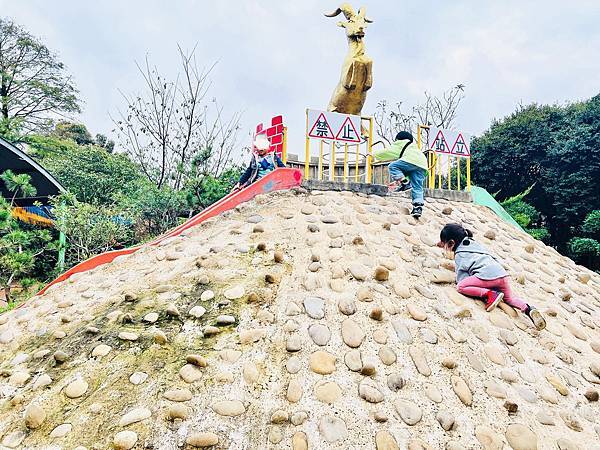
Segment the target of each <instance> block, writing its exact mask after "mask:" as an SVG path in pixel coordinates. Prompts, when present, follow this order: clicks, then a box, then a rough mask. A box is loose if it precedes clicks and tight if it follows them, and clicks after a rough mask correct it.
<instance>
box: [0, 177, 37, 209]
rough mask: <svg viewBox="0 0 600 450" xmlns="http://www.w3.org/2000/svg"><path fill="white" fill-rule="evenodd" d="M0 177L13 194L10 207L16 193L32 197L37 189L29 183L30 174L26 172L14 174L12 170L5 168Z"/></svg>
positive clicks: (12, 204)
mask: <svg viewBox="0 0 600 450" xmlns="http://www.w3.org/2000/svg"><path fill="white" fill-rule="evenodd" d="M0 179H2V181H3V182H4V185H5V186H6V189H8V190H9V191H10V192H12V194H13V196H12V198H11V200H10V206H11V208H12V207H13V206H14V203H15V199H16V198H17V195H19V194H20V195H21V197H33V196H34V195H35V194H36V193H37V190H36V188H35V187H33V186H32V185H31V176H29V175H27V174H26V173H21V174H18V175H17V174H16V173H14V172H13V171H12V170H6V171H4V172H3V173H2V175H0Z"/></svg>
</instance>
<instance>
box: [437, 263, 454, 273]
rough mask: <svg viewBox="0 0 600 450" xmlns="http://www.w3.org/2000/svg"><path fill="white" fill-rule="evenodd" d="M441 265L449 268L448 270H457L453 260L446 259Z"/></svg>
mask: <svg viewBox="0 0 600 450" xmlns="http://www.w3.org/2000/svg"><path fill="white" fill-rule="evenodd" d="M440 266H441V267H443V268H444V269H448V270H452V271H454V270H455V268H456V267H455V266H454V263H453V262H452V261H444V262H443V263H441V264H440Z"/></svg>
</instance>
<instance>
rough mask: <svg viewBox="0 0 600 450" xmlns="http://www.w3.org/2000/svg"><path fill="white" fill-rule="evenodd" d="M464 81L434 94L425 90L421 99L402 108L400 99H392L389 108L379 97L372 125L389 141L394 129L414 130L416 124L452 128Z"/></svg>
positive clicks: (391, 138) (462, 94)
mask: <svg viewBox="0 0 600 450" xmlns="http://www.w3.org/2000/svg"><path fill="white" fill-rule="evenodd" d="M464 89H465V85H464V84H458V85H456V86H454V87H453V88H451V89H448V90H447V91H445V92H443V93H442V95H441V96H440V97H436V96H434V95H432V94H431V93H429V92H427V91H425V93H424V95H425V101H424V102H423V103H422V104H420V105H415V106H412V107H411V108H409V109H408V111H406V110H403V106H404V104H403V102H396V103H395V108H390V107H389V105H388V103H387V101H385V100H382V101H380V102H379V103H378V104H377V107H376V109H375V115H374V119H375V125H376V131H377V134H378V135H379V137H380V138H381V139H382V140H384V141H386V142H387V143H388V144H391V143H392V142H393V141H394V138H395V136H396V134H397V133H398V131H402V130H407V131H408V130H411V131H413V132H416V130H417V127H418V125H428V126H434V127H437V128H452V126H453V125H454V121H455V120H456V114H457V111H458V107H459V106H460V103H461V102H462V100H463V99H464V98H465V97H464Z"/></svg>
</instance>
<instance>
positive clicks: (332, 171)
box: [329, 141, 335, 181]
mask: <svg viewBox="0 0 600 450" xmlns="http://www.w3.org/2000/svg"><path fill="white" fill-rule="evenodd" d="M329 148H330V151H329V158H331V159H330V160H329V180H330V181H335V142H333V141H332V142H331V145H330V147H329Z"/></svg>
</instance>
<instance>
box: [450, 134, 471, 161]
mask: <svg viewBox="0 0 600 450" xmlns="http://www.w3.org/2000/svg"><path fill="white" fill-rule="evenodd" d="M450 153H452V154H453V155H460V156H470V155H471V152H469V146H468V145H467V143H466V141H465V138H464V137H463V135H462V133H458V137H457V138H456V142H455V143H454V145H453V146H452V150H450Z"/></svg>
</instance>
